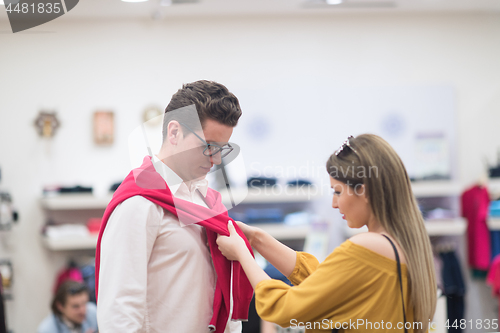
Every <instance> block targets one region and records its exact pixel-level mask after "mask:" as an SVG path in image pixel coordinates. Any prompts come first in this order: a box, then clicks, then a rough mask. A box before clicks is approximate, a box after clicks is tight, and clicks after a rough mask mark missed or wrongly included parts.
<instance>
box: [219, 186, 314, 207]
mask: <svg viewBox="0 0 500 333" xmlns="http://www.w3.org/2000/svg"><path fill="white" fill-rule="evenodd" d="M220 194H221V196H222V203H223V204H224V205H227V204H231V201H230V196H229V193H228V191H227V190H222V191H220ZM231 195H232V197H233V199H234V200H235V202H237V203H239V202H243V203H245V204H252V203H280V202H307V201H310V200H314V199H316V198H318V197H320V196H321V194H320V190H319V189H318V188H316V187H305V186H304V187H267V188H266V187H263V188H250V189H248V191H247V190H246V189H235V190H231Z"/></svg>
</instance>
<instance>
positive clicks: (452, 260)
mask: <svg viewBox="0 0 500 333" xmlns="http://www.w3.org/2000/svg"><path fill="white" fill-rule="evenodd" d="M439 256H440V257H441V260H442V263H443V267H442V271H441V273H442V277H443V294H444V295H446V303H447V311H448V319H449V320H450V321H449V322H450V325H453V323H454V322H455V321H456V322H457V323H460V320H461V319H464V308H465V301H464V296H465V284H464V279H463V275H462V269H461V267H460V263H459V262H458V260H457V256H456V255H455V252H454V251H448V252H441V253H439ZM448 332H462V329H461V328H460V325H458V326H457V327H450V328H449V329H448Z"/></svg>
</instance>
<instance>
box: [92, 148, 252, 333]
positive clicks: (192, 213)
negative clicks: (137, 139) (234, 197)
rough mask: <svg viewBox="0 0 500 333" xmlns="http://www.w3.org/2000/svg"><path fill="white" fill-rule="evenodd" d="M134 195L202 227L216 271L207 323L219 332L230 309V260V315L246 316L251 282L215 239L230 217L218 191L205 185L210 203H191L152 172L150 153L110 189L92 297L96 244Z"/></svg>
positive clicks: (222, 232)
mask: <svg viewBox="0 0 500 333" xmlns="http://www.w3.org/2000/svg"><path fill="white" fill-rule="evenodd" d="M135 195H140V196H143V197H144V198H146V199H148V200H149V201H151V202H153V203H155V204H157V205H159V206H161V207H163V208H164V209H166V210H167V211H169V212H171V213H172V214H174V215H175V216H177V217H178V218H179V220H180V221H182V223H183V224H190V223H197V224H199V225H201V226H203V227H205V228H206V232H207V238H208V242H209V246H210V253H211V255H212V261H213V264H214V268H215V271H216V273H217V282H216V287H215V295H214V304H213V317H212V320H211V321H210V323H207V325H210V326H213V327H215V328H216V331H215V332H220V333H221V332H223V331H224V329H225V327H226V323H227V320H228V317H229V309H230V293H231V290H230V287H231V263H232V264H233V284H232V287H233V290H232V293H233V300H234V304H233V315H232V319H235V320H246V319H247V318H248V308H249V305H250V301H251V299H252V295H253V289H252V286H251V284H250V282H249V281H248V278H247V277H246V275H245V272H244V271H243V268H242V267H241V265H240V263H239V262H237V261H233V262H231V261H229V260H227V259H226V258H225V257H224V256H223V255H222V253H221V252H220V250H219V248H218V246H217V243H216V239H217V234H221V235H225V236H229V231H228V229H227V223H228V221H229V220H232V219H231V218H230V217H229V216H228V214H227V210H226V208H225V206H224V205H223V204H222V201H221V196H220V193H219V192H217V191H215V190H213V189H211V188H209V189H208V192H207V196H206V199H207V205H208V207H210V208H208V209H207V208H205V207H202V206H200V205H197V204H195V203H192V202H189V201H186V200H182V199H179V198H175V197H174V196H173V195H172V193H171V191H170V189H169V188H168V186H167V184H166V183H165V180H164V179H163V178H162V177H161V176H160V175H159V174H158V173H157V172H156V170H155V168H154V166H153V164H152V162H151V157H150V156H146V157H145V158H144V161H143V164H142V165H141V166H140V167H139V168H137V169H133V170H132V171H131V172H130V173H129V174H128V176H127V177H126V178H125V180H124V181H123V182H122V184H121V185H120V186H119V187H118V189H117V190H116V192H115V193H114V195H113V198H112V200H111V202H110V203H109V204H108V206H107V208H106V211H105V212H104V216H103V219H102V224H101V230H100V232H99V237H98V240H97V248H96V259H95V278H96V280H95V281H96V283H95V286H96V299H97V297H98V286H99V264H100V247H101V246H100V245H101V239H102V235H103V233H104V229H105V228H106V224H107V222H108V219H109V217H110V216H111V213H112V212H113V210H114V209H115V208H116V206H117V205H118V204H120V203H121V202H123V201H124V200H126V199H128V198H130V197H133V196H135ZM233 222H234V221H233ZM233 225H234V226H235V229H236V230H237V232H238V234H239V235H240V236H241V237H242V238H243V239H244V240H245V243H246V244H247V247H248V249H249V250H250V252H252V248H251V246H250V244H249V242H248V240H247V239H246V237H245V235H244V234H243V232H242V231H241V229H240V228H239V227H238V225H237V224H236V223H233ZM252 253H253V252H252Z"/></svg>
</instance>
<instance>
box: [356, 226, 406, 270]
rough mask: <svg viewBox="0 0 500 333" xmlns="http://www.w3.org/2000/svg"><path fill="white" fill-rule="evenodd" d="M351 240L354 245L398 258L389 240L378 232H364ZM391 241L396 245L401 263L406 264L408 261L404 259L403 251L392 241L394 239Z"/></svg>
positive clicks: (391, 257)
mask: <svg viewBox="0 0 500 333" xmlns="http://www.w3.org/2000/svg"><path fill="white" fill-rule="evenodd" d="M349 240H350V241H351V242H353V243H354V244H357V245H360V246H363V247H365V248H367V249H368V250H371V251H373V252H375V253H378V254H380V255H383V256H384V257H387V258H389V259H392V260H396V256H395V255H394V250H393V248H392V246H391V243H389V241H388V240H387V238H385V237H384V236H382V234H379V233H376V232H363V233H360V234H357V235H354V236H352V237H351V238H349ZM391 240H392V241H393V242H394V244H395V245H396V248H397V250H398V254H399V258H400V260H401V262H402V263H404V264H405V263H406V260H405V258H404V254H403V251H402V250H401V248H400V247H399V245H398V244H397V243H396V242H395V241H394V239H392V237H391Z"/></svg>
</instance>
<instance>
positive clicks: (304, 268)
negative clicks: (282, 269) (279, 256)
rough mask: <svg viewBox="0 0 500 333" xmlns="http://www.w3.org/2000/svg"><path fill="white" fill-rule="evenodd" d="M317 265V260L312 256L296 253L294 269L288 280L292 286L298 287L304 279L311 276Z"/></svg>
mask: <svg viewBox="0 0 500 333" xmlns="http://www.w3.org/2000/svg"><path fill="white" fill-rule="evenodd" d="M318 265H319V261H318V259H316V257H315V256H313V255H312V254H309V253H306V252H297V260H296V262H295V268H294V269H293V271H292V274H290V276H289V277H288V280H290V282H292V283H293V284H294V285H299V284H300V283H301V282H302V281H304V279H305V278H306V277H308V276H309V275H311V273H312V272H314V271H315V270H316V268H317V267H318Z"/></svg>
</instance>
